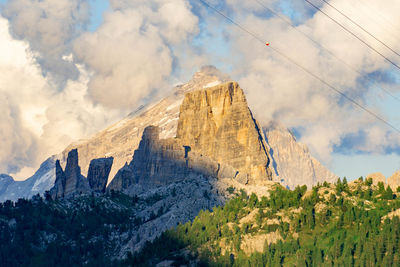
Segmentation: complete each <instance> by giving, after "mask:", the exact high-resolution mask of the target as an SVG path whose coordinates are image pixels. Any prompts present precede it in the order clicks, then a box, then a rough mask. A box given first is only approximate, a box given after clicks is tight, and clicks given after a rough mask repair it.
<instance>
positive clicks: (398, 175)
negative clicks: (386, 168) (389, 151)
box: [387, 171, 400, 192]
mask: <svg viewBox="0 0 400 267" xmlns="http://www.w3.org/2000/svg"><path fill="white" fill-rule="evenodd" d="M387 183H388V185H389V186H390V188H392V190H393V191H395V192H396V191H397V188H398V187H399V186H400V171H397V172H395V173H393V174H392V176H390V177H389V178H388V179H387Z"/></svg>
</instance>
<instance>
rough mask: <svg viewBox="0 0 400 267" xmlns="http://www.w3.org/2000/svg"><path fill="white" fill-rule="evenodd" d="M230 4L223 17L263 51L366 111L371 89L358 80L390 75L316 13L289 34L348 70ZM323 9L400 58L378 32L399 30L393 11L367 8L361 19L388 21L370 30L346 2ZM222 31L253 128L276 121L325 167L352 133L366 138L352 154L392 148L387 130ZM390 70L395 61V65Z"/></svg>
mask: <svg viewBox="0 0 400 267" xmlns="http://www.w3.org/2000/svg"><path fill="white" fill-rule="evenodd" d="M236 2H237V1H234V0H230V1H227V4H228V5H229V6H228V9H229V10H231V12H232V16H234V17H235V18H236V19H238V20H239V21H240V23H241V25H243V26H245V27H246V28H248V29H249V30H251V31H253V32H255V33H256V34H257V35H259V36H261V37H262V38H264V39H265V41H269V42H270V43H271V46H273V47H275V48H276V49H278V50H279V51H281V52H282V53H284V54H285V55H287V56H289V57H291V58H292V59H294V60H295V61H296V62H299V63H300V64H301V65H303V66H304V67H306V68H307V69H309V70H310V71H312V72H313V73H315V74H317V75H318V76H319V77H321V78H323V79H324V80H325V81H327V82H329V83H330V84H332V85H333V86H335V87H337V88H339V89H340V90H341V91H342V92H344V93H346V94H347V95H349V96H351V97H352V98H354V99H355V100H356V101H357V102H359V103H361V104H362V105H365V106H367V104H370V101H368V98H369V97H370V96H371V95H372V96H376V94H371V90H372V87H365V84H368V83H365V77H366V75H368V74H370V73H374V72H377V71H380V72H382V71H383V72H384V71H390V70H391V66H390V64H389V63H388V62H386V61H385V60H384V59H383V58H382V57H380V56H379V55H378V54H376V53H375V52H374V51H372V50H371V49H369V48H368V47H366V46H365V45H364V44H362V43H361V42H359V41H358V40H356V39H355V38H354V37H353V36H351V35H349V34H348V33H347V32H345V31H343V30H342V29H340V27H338V26H337V25H336V24H334V23H333V22H332V21H330V20H329V19H328V18H326V17H325V16H324V15H323V14H321V13H319V12H318V13H315V14H314V15H313V16H311V17H309V18H308V19H306V20H304V22H303V23H302V24H300V25H298V26H297V27H298V29H299V30H301V31H303V32H306V33H307V34H308V35H309V36H311V37H312V38H313V39H314V40H316V41H317V42H318V43H319V44H321V45H322V46H324V47H325V48H327V49H328V50H329V51H331V52H332V53H334V54H335V56H336V57H337V58H339V59H341V60H342V61H345V62H346V63H347V64H348V65H350V66H351V68H348V67H347V66H346V65H344V64H343V63H342V62H341V61H340V60H338V59H337V58H334V57H332V56H331V55H330V53H329V52H326V50H324V49H322V48H321V47H320V46H318V45H315V44H314V43H313V42H312V41H310V40H309V39H307V38H306V37H304V36H303V35H302V34H300V33H299V32H297V31H296V30H294V29H293V28H292V27H290V26H289V25H288V24H287V23H285V22H284V21H283V20H281V19H279V18H277V17H274V16H273V17H269V16H264V15H262V12H260V9H259V8H260V5H259V6H258V7H256V6H253V5H251V6H247V8H244V7H242V6H241V5H240V4H238V5H236V4H237V3H236ZM261 2H263V3H264V4H265V5H267V6H269V7H272V8H275V9H278V6H277V5H274V4H273V3H272V2H273V1H269V2H268V1H261ZM330 2H331V3H332V4H333V5H334V6H336V7H337V8H339V9H341V10H343V11H344V12H345V13H346V14H348V15H350V16H351V17H353V18H354V19H357V21H358V22H359V23H360V24H361V25H364V26H365V27H366V28H368V29H369V30H370V31H371V32H373V33H375V34H377V35H378V36H379V38H380V39H381V40H382V41H384V42H385V43H387V44H388V45H390V46H391V47H393V48H394V49H396V50H397V51H400V43H399V42H397V43H396V42H394V38H393V33H394V32H393V30H392V31H391V32H387V31H383V30H381V29H382V28H383V29H388V28H390V27H389V21H390V23H391V24H396V23H397V25H392V26H393V27H394V28H395V29H400V21H399V20H397V19H395V16H396V8H393V9H391V10H389V9H384V10H383V9H381V8H380V6H381V5H380V4H379V3H377V2H373V1H368V2H369V5H371V6H370V7H369V8H368V9H367V10H364V12H365V11H368V12H369V14H371V13H374V12H377V11H382V12H384V14H385V16H386V17H387V18H389V19H388V20H383V19H382V20H380V21H379V23H377V22H376V21H371V19H370V18H371V17H376V16H369V14H361V13H360V12H359V9H358V8H357V7H354V6H353V7H351V6H350V5H349V2H348V1H345V0H335V1H330ZM275 4H276V3H275ZM304 4H306V3H304ZM387 4H388V5H389V6H390V5H392V6H398V7H399V8H400V6H399V5H400V3H399V2H398V1H390V3H387ZM385 6H386V4H385ZM303 8H304V7H303ZM322 8H323V10H324V11H325V12H327V13H328V14H330V15H331V16H333V17H335V18H336V19H337V20H338V21H339V22H340V23H343V24H344V25H346V27H349V28H350V29H351V30H352V31H354V32H356V33H357V34H358V35H360V36H361V38H363V39H365V40H366V41H367V42H368V43H370V44H373V46H374V47H376V48H377V49H378V50H380V51H382V52H383V53H384V54H386V55H388V56H389V57H391V58H394V59H393V60H396V59H397V58H396V57H393V54H390V51H388V50H387V49H386V50H385V49H384V47H382V46H381V45H379V44H377V42H376V41H375V40H374V39H373V38H371V37H370V36H368V35H366V34H365V33H363V32H362V31H361V30H360V29H357V28H355V27H353V26H352V25H350V24H349V22H348V21H346V19H345V18H343V17H341V16H340V15H338V14H335V13H334V11H333V10H332V9H329V7H327V6H322ZM310 13H311V12H310ZM222 19H223V18H221V20H222ZM287 19H289V18H287ZM377 25H378V26H377ZM226 28H227V31H228V32H229V41H230V44H231V47H232V51H233V54H235V55H239V56H240V58H241V59H242V61H241V62H240V65H233V69H234V72H235V74H236V78H238V79H239V82H240V84H241V85H242V87H243V88H246V89H247V95H248V100H249V102H250V104H251V106H252V107H253V109H254V110H255V113H256V115H257V117H258V118H260V120H262V121H265V122H266V121H269V120H271V119H277V120H281V121H283V122H284V123H285V124H286V125H287V126H288V127H294V128H296V129H298V132H300V134H301V139H300V141H302V142H304V143H306V144H307V145H308V146H309V147H310V148H311V150H312V152H313V154H314V155H316V156H318V157H319V158H320V159H323V160H324V161H325V162H328V161H329V160H330V155H331V153H332V151H333V149H334V147H335V146H340V144H341V141H342V140H343V138H344V137H346V136H348V135H353V134H357V133H359V132H360V131H361V132H364V133H366V134H364V137H365V138H364V142H363V144H358V145H357V147H353V149H355V150H358V151H364V152H370V151H384V149H385V147H387V146H388V145H389V143H388V142H387V141H388V140H391V141H396V143H395V144H393V143H392V144H390V146H392V147H393V146H397V147H399V146H400V142H399V141H400V140H399V139H398V138H393V136H394V135H396V134H397V135H398V133H394V132H393V131H392V129H390V128H388V127H387V126H386V125H384V124H382V123H381V122H379V121H377V120H376V119H375V118H374V117H372V116H370V115H369V114H367V113H365V112H364V111H362V110H360V109H359V108H358V107H355V106H354V105H353V104H351V103H350V102H348V101H347V100H345V99H343V97H341V96H340V95H339V94H337V93H335V92H334V91H332V90H331V89H329V88H328V87H326V86H325V85H323V84H322V83H321V82H319V81H318V80H316V79H315V78H314V77H312V76H310V75H308V74H307V73H306V72H304V71H302V70H301V69H300V68H298V67H297V66H296V65H294V64H292V63H291V62H289V61H287V60H286V59H285V58H283V57H282V56H280V55H279V54H277V53H275V52H274V51H272V50H271V49H268V48H267V47H266V46H265V45H264V46H263V44H261V43H260V42H258V41H257V40H256V39H254V38H253V37H251V36H249V35H248V34H246V33H244V32H243V31H241V30H240V29H238V28H237V27H236V26H234V25H229V26H226ZM397 62H400V61H399V60H397ZM353 69H355V70H357V71H354V70H353ZM360 73H362V75H360ZM393 88H394V89H395V88H396V87H393ZM394 89H393V90H394ZM397 89H398V87H397ZM375 90H376V88H375ZM389 90H390V89H389ZM392 92H394V91H392ZM261 96H262V97H261ZM369 109H370V110H372V111H373V112H375V113H377V114H378V115H379V116H382V117H385V114H383V113H382V111H380V110H379V108H378V107H374V106H370V107H369Z"/></svg>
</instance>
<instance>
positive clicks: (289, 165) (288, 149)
mask: <svg viewBox="0 0 400 267" xmlns="http://www.w3.org/2000/svg"><path fill="white" fill-rule="evenodd" d="M263 131H264V134H265V138H266V140H267V143H268V146H269V149H270V150H269V152H270V153H269V154H270V156H271V159H272V166H273V171H274V172H275V175H277V177H278V180H279V182H280V183H281V184H282V185H284V186H287V187H289V188H291V189H293V188H294V187H295V186H297V185H307V187H308V188H310V187H312V186H313V185H316V184H317V183H318V182H319V183H323V182H324V181H327V182H335V181H337V179H338V177H337V176H336V175H335V174H333V173H332V172H330V171H329V170H328V169H327V168H325V167H324V166H323V165H322V164H321V163H320V162H319V161H317V160H316V159H315V158H314V157H312V156H311V155H310V152H309V150H308V148H307V146H306V145H304V144H301V143H298V142H297V141H296V138H295V136H294V135H293V134H292V133H291V132H290V131H289V130H288V129H287V128H286V127H284V126H283V125H282V124H281V123H279V122H271V123H269V124H268V125H267V126H265V127H263Z"/></svg>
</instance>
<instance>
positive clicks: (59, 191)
mask: <svg viewBox="0 0 400 267" xmlns="http://www.w3.org/2000/svg"><path fill="white" fill-rule="evenodd" d="M88 192H89V184H88V181H87V179H86V178H85V177H83V176H82V175H81V168H80V167H79V164H78V151H77V150H76V149H73V150H71V151H70V152H69V153H68V158H67V166H66V167H65V171H63V169H62V168H61V165H60V161H59V160H57V161H56V181H55V183H54V187H53V188H52V189H51V190H50V194H51V195H52V197H53V198H59V197H68V196H72V195H74V194H77V193H88Z"/></svg>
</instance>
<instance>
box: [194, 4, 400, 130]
mask: <svg viewBox="0 0 400 267" xmlns="http://www.w3.org/2000/svg"><path fill="white" fill-rule="evenodd" d="M199 1H200V2H202V3H203V4H204V5H205V6H207V7H209V8H210V9H212V10H214V11H215V12H217V13H218V14H220V15H221V16H223V17H224V18H225V19H227V20H228V21H229V22H231V23H232V24H234V25H235V26H237V27H238V28H239V29H241V30H242V31H244V32H246V33H248V34H249V35H251V36H252V37H254V38H255V39H256V40H257V41H259V42H260V43H262V44H263V45H265V44H267V45H268V47H269V48H271V49H272V50H273V51H274V52H276V53H277V54H279V55H280V56H282V57H283V58H285V59H286V60H288V61H289V62H291V63H292V64H294V65H296V66H297V67H299V68H300V69H302V70H303V71H304V72H306V73H307V74H309V75H310V76H312V77H314V78H315V79H317V80H319V81H320V82H321V83H323V84H325V85H326V86H327V87H328V88H330V89H331V90H333V91H335V92H336V93H338V94H339V95H341V96H342V97H344V98H346V99H347V100H348V101H350V102H352V103H353V104H354V105H356V106H357V107H359V108H360V109H362V110H363V111H365V112H367V113H368V114H370V115H371V116H373V117H375V118H376V119H377V120H379V121H381V122H382V123H384V124H386V125H387V126H389V127H390V128H392V129H393V130H395V131H396V132H398V133H400V130H399V129H397V128H396V127H395V126H394V125H392V124H391V123H389V122H388V121H386V120H385V119H383V118H382V117H380V116H379V115H377V114H376V113H374V112H373V111H371V110H369V109H368V108H366V107H364V106H363V105H362V104H359V103H358V102H357V101H355V100H354V99H352V98H351V97H349V96H347V95H346V94H345V93H343V92H342V91H340V90H339V89H337V88H336V87H334V86H333V85H331V84H329V83H328V82H326V81H325V80H324V79H323V78H320V77H319V76H318V75H316V74H314V73H313V72H312V71H310V70H308V69H307V68H305V67H303V66H302V65H301V64H300V63H298V62H297V61H295V60H294V59H292V58H290V57H289V56H286V55H285V54H284V53H283V52H281V51H280V50H278V49H277V48H275V47H273V46H272V45H270V43H269V42H265V41H264V40H263V39H262V38H260V37H259V36H258V35H257V34H255V33H253V32H251V31H249V30H248V29H246V28H245V27H243V26H242V25H240V24H239V23H237V22H236V21H234V20H233V19H231V18H229V17H228V16H227V15H225V14H224V13H222V12H221V11H219V10H218V9H216V8H215V7H213V6H212V5H210V4H209V3H208V2H207V1H205V0H199Z"/></svg>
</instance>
